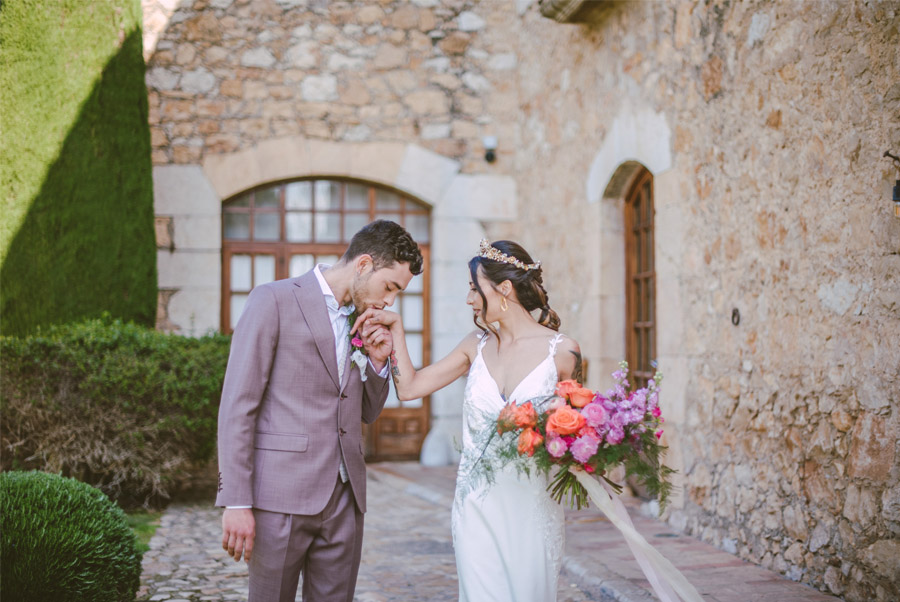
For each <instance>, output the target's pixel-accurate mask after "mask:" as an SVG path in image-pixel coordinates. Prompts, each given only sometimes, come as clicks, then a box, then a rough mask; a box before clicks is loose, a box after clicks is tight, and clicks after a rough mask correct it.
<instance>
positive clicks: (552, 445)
mask: <svg viewBox="0 0 900 602" xmlns="http://www.w3.org/2000/svg"><path fill="white" fill-rule="evenodd" d="M545 446H546V448H547V453H549V454H550V455H551V456H553V457H554V458H562V457H563V456H564V455H565V454H566V452H567V451H568V449H569V445H568V444H567V443H566V442H565V440H564V439H563V438H562V437H559V436H557V435H553V434H551V435H548V436H547V443H546V444H545Z"/></svg>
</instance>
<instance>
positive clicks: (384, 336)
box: [359, 323, 394, 372]
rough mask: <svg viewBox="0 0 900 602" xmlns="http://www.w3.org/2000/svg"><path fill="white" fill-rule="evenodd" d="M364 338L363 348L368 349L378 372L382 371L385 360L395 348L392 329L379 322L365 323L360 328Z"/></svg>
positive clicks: (373, 365) (367, 352) (367, 351)
mask: <svg viewBox="0 0 900 602" xmlns="http://www.w3.org/2000/svg"><path fill="white" fill-rule="evenodd" d="M359 334H360V336H361V337H362V340H363V348H364V349H365V350H366V354H368V356H369V359H370V360H371V361H372V367H373V368H375V371H376V372H381V370H382V368H384V364H385V362H387V359H388V357H389V356H390V355H391V351H393V350H394V337H392V336H391V331H390V330H388V329H387V328H385V327H384V326H380V325H378V324H374V323H373V324H363V326H362V328H360V329H359Z"/></svg>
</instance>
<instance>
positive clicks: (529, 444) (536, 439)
mask: <svg viewBox="0 0 900 602" xmlns="http://www.w3.org/2000/svg"><path fill="white" fill-rule="evenodd" d="M543 442H544V438H543V437H541V435H540V433H538V432H536V431H535V430H534V429H532V428H527V429H525V430H524V431H522V434H521V435H519V447H518V450H519V455H520V456H524V455H525V454H528V455H529V456H533V455H534V448H535V447H536V446H538V445H541V444H542V443H543Z"/></svg>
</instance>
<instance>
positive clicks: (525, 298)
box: [469, 240, 559, 335]
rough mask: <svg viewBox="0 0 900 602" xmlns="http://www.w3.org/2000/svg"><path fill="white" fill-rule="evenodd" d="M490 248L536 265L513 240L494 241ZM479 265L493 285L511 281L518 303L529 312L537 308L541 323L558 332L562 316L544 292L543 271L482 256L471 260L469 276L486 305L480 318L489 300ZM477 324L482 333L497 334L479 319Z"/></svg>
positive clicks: (476, 321)
mask: <svg viewBox="0 0 900 602" xmlns="http://www.w3.org/2000/svg"><path fill="white" fill-rule="evenodd" d="M491 246H492V247H494V248H495V249H497V250H498V251H500V252H502V253H505V254H507V255H509V256H510V257H515V258H516V259H518V260H519V261H521V262H522V263H525V264H532V263H535V262H534V260H533V259H532V258H531V255H529V254H528V251H526V250H525V249H523V248H522V246H521V245H520V244H518V243H515V242H512V241H511V240H498V241H496V242H492V243H491ZM478 266H481V269H482V270H483V271H484V275H485V277H486V278H487V279H488V280H490V281H491V282H493V283H494V284H500V283H501V282H503V281H504V280H509V281H510V282H511V283H512V285H513V289H514V290H515V291H516V297H517V298H518V299H519V303H521V304H522V307H524V308H525V309H526V310H527V311H529V312H530V311H534V310H536V309H539V310H541V315H540V317H539V318H538V324H541V325H542V326H546V327H547V328H551V329H553V330H559V316H558V315H557V314H556V312H555V311H553V310H552V309H550V304H549V303H548V301H547V299H548V295H547V291H546V290H544V278H543V276H542V272H541V268H537V269H534V270H523V269H521V268H518V267H516V266H514V265H512V264H510V263H505V262H503V261H495V260H493V259H488V258H487V257H481V256H480V255H477V256H475V257H473V258H472V259H470V260H469V273H470V274H471V275H472V284H473V285H474V286H475V290H477V291H478V294H479V295H481V301H482V303H483V304H484V310H483V311H482V313H481V315H487V304H488V303H487V298H486V297H485V296H484V292H483V291H482V290H481V287H480V286H479V285H478ZM474 321H475V325H476V326H477V327H478V328H480V329H481V330H490V331H491V332H493V333H494V334H495V335H496V334H497V332H496V331H495V330H494V328H493V327H491V325H490V324H484V325H482V324H480V323H479V321H478V318H474ZM485 327H486V328H485Z"/></svg>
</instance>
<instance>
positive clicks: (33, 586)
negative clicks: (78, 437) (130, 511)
mask: <svg viewBox="0 0 900 602" xmlns="http://www.w3.org/2000/svg"><path fill="white" fill-rule="evenodd" d="M0 530H2V533H3V543H2V558H3V562H2V564H0V575H2V578H0V598H2V599H3V600H17V601H19V602H47V601H48V600H53V601H54V602H81V601H83V600H91V601H92V602H131V601H132V600H134V596H135V593H136V592H137V589H138V587H139V586H140V578H141V553H140V552H138V550H137V540H136V539H135V536H134V533H132V531H131V529H130V528H129V527H128V524H127V523H126V521H125V513H124V512H122V509H121V508H119V507H118V506H116V505H115V504H114V503H113V502H111V501H110V500H109V498H108V497H106V496H105V495H104V494H103V493H102V492H101V491H98V490H97V489H94V488H93V487H91V486H89V485H86V484H85V483H81V482H79V481H76V480H75V479H67V478H63V477H60V476H58V475H52V474H47V473H43V472H7V473H3V474H2V475H0Z"/></svg>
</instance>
